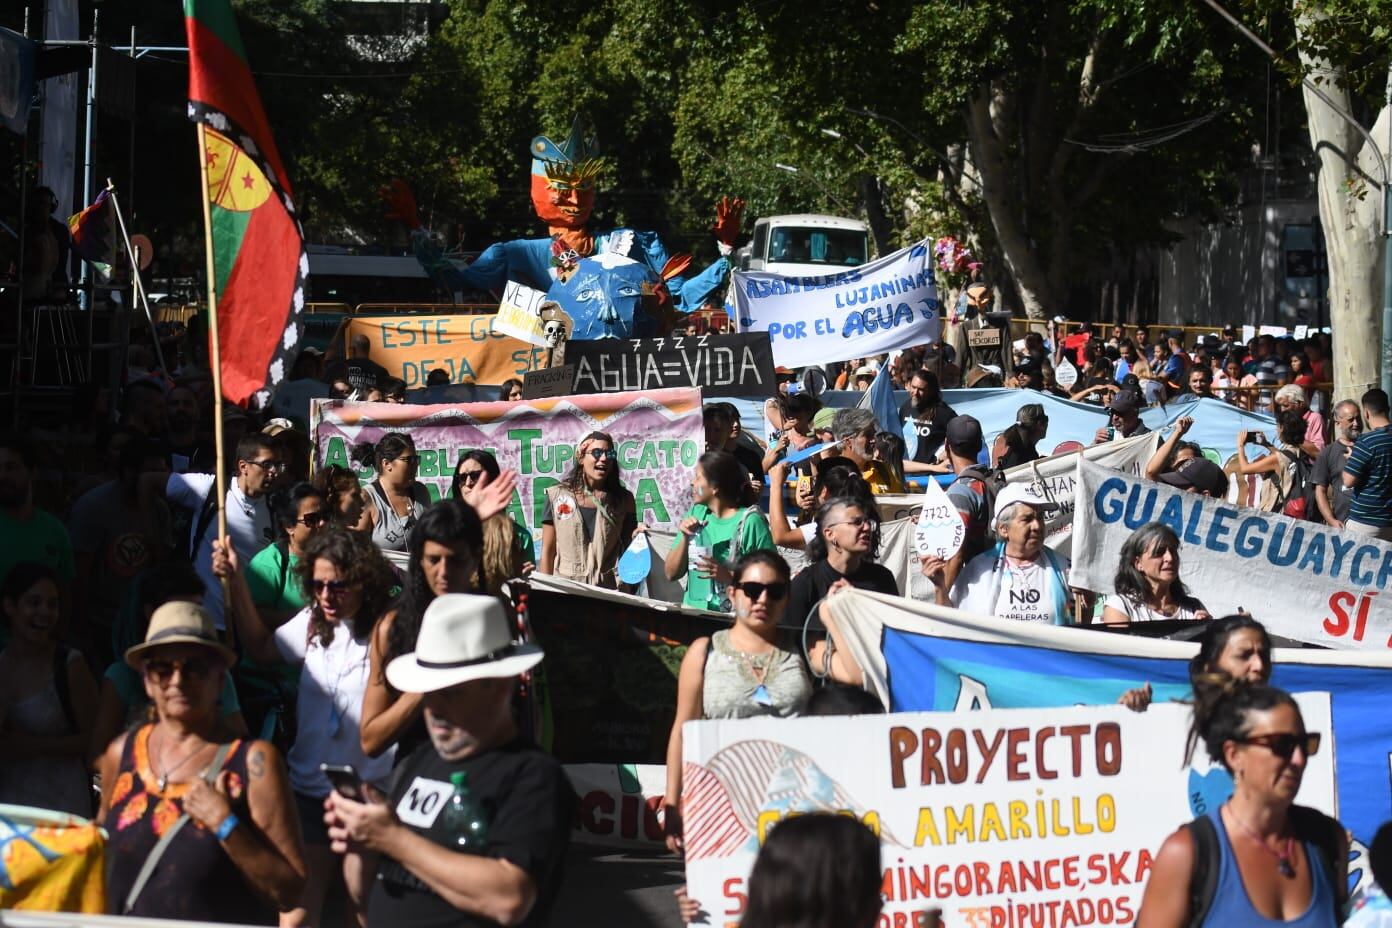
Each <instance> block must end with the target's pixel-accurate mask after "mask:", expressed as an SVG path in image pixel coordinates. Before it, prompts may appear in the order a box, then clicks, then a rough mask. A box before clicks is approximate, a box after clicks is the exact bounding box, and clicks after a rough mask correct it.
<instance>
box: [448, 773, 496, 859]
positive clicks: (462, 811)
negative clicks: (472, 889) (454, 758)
mask: <svg viewBox="0 0 1392 928" xmlns="http://www.w3.org/2000/svg"><path fill="white" fill-rule="evenodd" d="M450 783H451V784H453V785H454V792H453V793H452V794H451V795H450V798H449V802H448V804H446V806H445V810H444V813H443V814H444V819H445V820H444V826H445V829H446V831H447V832H448V833H449V834H450V835H451V836H452V837H453V841H454V850H456V851H460V852H462V853H465V854H482V853H483V851H484V848H485V847H486V846H487V845H488V817H487V815H486V814H485V813H484V809H483V805H482V804H481V803H480V802H479V801H478V799H477V798H475V797H474V794H473V793H471V792H469V775H468V774H467V773H465V772H464V771H463V770H456V771H455V772H454V773H451V774H450Z"/></svg>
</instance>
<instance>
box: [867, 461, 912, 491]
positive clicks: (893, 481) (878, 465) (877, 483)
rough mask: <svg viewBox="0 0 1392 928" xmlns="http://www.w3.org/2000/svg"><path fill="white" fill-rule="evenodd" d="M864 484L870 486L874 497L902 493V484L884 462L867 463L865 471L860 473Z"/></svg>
mask: <svg viewBox="0 0 1392 928" xmlns="http://www.w3.org/2000/svg"><path fill="white" fill-rule="evenodd" d="M860 475H861V476H862V477H864V478H865V482H866V483H868V484H870V492H871V493H874V494H875V495H876V496H879V495H881V494H882V493H903V492H904V482H903V481H902V480H900V479H899V477H898V476H897V475H895V473H894V471H892V470H890V469H889V465H888V464H886V463H885V462H884V461H867V462H866V465H865V470H863V471H861V472H860Z"/></svg>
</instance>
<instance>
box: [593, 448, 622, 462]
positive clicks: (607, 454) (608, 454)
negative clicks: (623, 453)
mask: <svg viewBox="0 0 1392 928" xmlns="http://www.w3.org/2000/svg"><path fill="white" fill-rule="evenodd" d="M589 454H590V457H592V458H594V459H595V460H596V461H601V460H603V459H604V458H608V459H609V460H611V461H612V460H614V459H615V458H617V457H618V455H617V454H615V453H614V449H613V448H591V449H590V452H589Z"/></svg>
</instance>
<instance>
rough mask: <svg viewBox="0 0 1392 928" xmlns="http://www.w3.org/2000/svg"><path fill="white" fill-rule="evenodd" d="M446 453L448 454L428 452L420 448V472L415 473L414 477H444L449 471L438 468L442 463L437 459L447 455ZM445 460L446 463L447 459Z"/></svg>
mask: <svg viewBox="0 0 1392 928" xmlns="http://www.w3.org/2000/svg"><path fill="white" fill-rule="evenodd" d="M447 453H448V452H445V451H429V450H426V449H424V448H422V449H421V450H420V451H419V454H420V470H419V471H417V473H416V476H418V477H441V476H444V475H445V474H447V473H448V472H449V471H448V468H442V467H440V464H441V463H442V462H441V461H440V460H439V458H440V456H441V455H443V454H447ZM445 460H446V461H448V460H449V458H445Z"/></svg>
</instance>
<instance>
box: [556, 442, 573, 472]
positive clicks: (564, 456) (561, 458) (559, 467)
mask: <svg viewBox="0 0 1392 928" xmlns="http://www.w3.org/2000/svg"><path fill="white" fill-rule="evenodd" d="M555 456H556V469H555V471H553V473H557V474H567V473H569V472H570V464H571V462H572V461H574V460H575V449H574V448H573V447H571V446H570V445H556V446H555Z"/></svg>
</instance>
